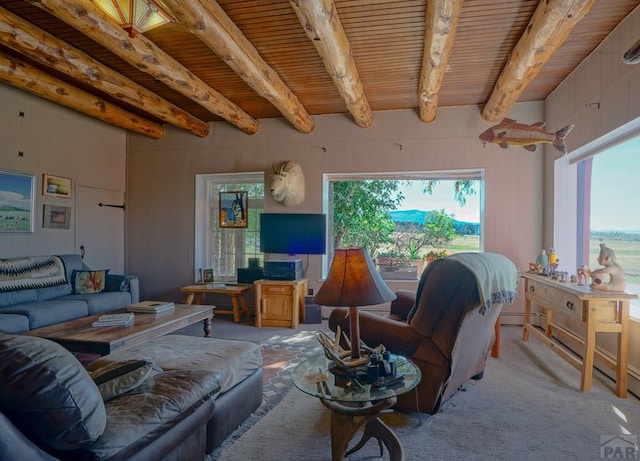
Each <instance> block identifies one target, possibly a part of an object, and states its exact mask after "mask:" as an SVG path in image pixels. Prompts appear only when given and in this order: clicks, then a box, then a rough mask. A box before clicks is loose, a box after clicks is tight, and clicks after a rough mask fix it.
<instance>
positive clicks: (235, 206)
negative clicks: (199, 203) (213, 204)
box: [218, 191, 249, 228]
mask: <svg viewBox="0 0 640 461" xmlns="http://www.w3.org/2000/svg"><path fill="white" fill-rule="evenodd" d="M248 206H249V193H248V192H247V191H222V192H220V197H219V207H218V208H219V210H220V227H230V228H245V227H247V221H248V220H247V216H248V213H247V211H248Z"/></svg>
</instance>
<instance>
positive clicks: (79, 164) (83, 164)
mask: <svg viewBox="0 0 640 461" xmlns="http://www.w3.org/2000/svg"><path fill="white" fill-rule="evenodd" d="M20 112H23V113H24V117H20V116H19V113H20ZM126 139H127V138H126V132H125V131H124V130H122V129H119V128H114V127H112V126H110V125H107V124H105V123H103V122H100V121H98V120H95V119H93V118H89V117H86V116H84V115H82V114H79V113H76V112H74V111H72V110H69V109H66V108H63V107H61V106H59V105H57V104H53V103H51V102H49V101H47V100H44V99H42V98H39V97H36V96H33V95H31V94H29V93H27V92H24V91H21V90H18V89H15V88H13V87H11V86H8V85H4V84H2V83H0V140H1V141H0V145H1V146H2V151H1V153H0V170H4V171H11V172H17V173H26V174H30V175H35V177H36V190H35V219H34V232H33V233H24V234H0V258H4V257H12V256H32V255H41V254H63V253H77V252H79V249H78V248H77V247H76V246H77V245H76V242H75V234H76V232H75V194H74V193H72V198H71V199H65V198H57V197H49V196H43V195H42V174H43V173H46V174H53V175H58V176H64V177H68V178H71V179H72V185H73V189H74V192H75V188H76V187H77V185H79V184H81V185H85V186H89V187H99V188H104V189H109V190H114V191H121V192H124V191H125V183H126V174H125V171H126V170H125V167H126V161H125V158H126ZM19 151H22V152H23V156H22V157H20V156H19V155H18V152H19ZM44 204H48V205H59V206H67V207H71V208H72V211H71V228H70V229H69V230H62V229H43V228H42V208H43V205H44ZM98 212H99V208H98V207H96V213H98ZM89 218H90V217H89Z"/></svg>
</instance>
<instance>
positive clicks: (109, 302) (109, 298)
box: [58, 291, 131, 315]
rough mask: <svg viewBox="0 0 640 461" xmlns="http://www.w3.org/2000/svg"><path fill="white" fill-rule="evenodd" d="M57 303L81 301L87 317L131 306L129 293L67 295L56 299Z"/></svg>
mask: <svg viewBox="0 0 640 461" xmlns="http://www.w3.org/2000/svg"><path fill="white" fill-rule="evenodd" d="M58 300H59V301H64V300H75V301H82V302H84V303H85V304H86V305H87V311H88V313H89V315H94V314H102V313H104V312H108V311H112V310H114V309H120V308H122V307H125V306H127V305H129V304H131V293H129V292H126V291H114V292H109V293H108V292H102V293H94V294H90V295H67V296H63V297H61V298H58Z"/></svg>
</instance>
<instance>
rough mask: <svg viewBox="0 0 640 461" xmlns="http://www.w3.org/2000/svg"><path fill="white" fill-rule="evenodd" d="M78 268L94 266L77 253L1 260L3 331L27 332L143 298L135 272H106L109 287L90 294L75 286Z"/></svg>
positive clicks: (0, 322) (0, 323) (86, 269)
mask: <svg viewBox="0 0 640 461" xmlns="http://www.w3.org/2000/svg"><path fill="white" fill-rule="evenodd" d="M104 269H105V270H106V269H108V268H104ZM79 272H82V273H86V272H92V270H91V269H90V268H89V267H87V266H86V265H85V264H84V263H83V261H82V258H81V257H80V255H76V254H66V255H60V256H36V257H24V258H9V259H0V331H5V332H9V333H22V332H25V331H28V330H32V329H34V328H41V327H45V326H48V325H53V324H56V323H60V322H65V321H67V320H73V319H75V318H79V317H86V316H88V315H94V314H100V313H102V312H107V311H110V310H114V309H118V308H121V307H124V306H126V305H127V304H131V303H136V302H138V301H139V285H138V278H137V277H136V276H133V275H118V274H111V273H108V272H107V273H106V279H105V283H104V291H102V292H99V293H86V291H88V290H81V289H79V287H75V286H74V283H73V282H74V280H75V279H76V277H75V276H74V275H77V274H78V273H79ZM83 291H84V292H83Z"/></svg>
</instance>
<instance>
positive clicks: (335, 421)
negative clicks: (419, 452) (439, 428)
mask: <svg viewBox="0 0 640 461" xmlns="http://www.w3.org/2000/svg"><path fill="white" fill-rule="evenodd" d="M391 358H392V359H393V360H395V363H396V375H402V376H403V378H404V379H402V380H401V381H399V382H397V383H395V384H393V385H390V386H382V387H378V386H375V385H372V384H367V383H366V379H363V377H361V376H359V377H358V379H355V378H348V377H344V376H339V375H338V376H336V375H334V374H333V373H332V372H331V371H329V365H330V364H331V361H330V360H328V359H327V358H326V357H325V356H324V354H318V355H317V356H315V357H312V358H310V359H308V360H306V361H304V362H302V363H301V364H300V365H298V367H297V368H296V369H295V371H294V374H293V383H294V384H295V386H296V387H297V388H298V389H300V390H301V391H302V392H305V393H306V394H309V395H311V396H313V397H317V398H319V399H320V401H321V402H322V403H323V404H324V406H326V407H327V408H329V409H330V410H331V459H332V461H341V460H342V459H344V457H345V456H348V455H350V454H352V453H354V452H356V451H358V450H359V449H360V448H362V447H363V446H364V444H365V443H366V442H367V441H368V440H369V439H370V438H375V439H376V440H378V444H379V446H380V456H382V454H383V448H382V444H384V446H386V447H387V450H389V457H390V460H391V461H401V460H403V459H404V453H403V448H402V444H401V443H400V440H399V439H398V437H397V436H396V435H395V434H394V433H393V431H392V430H391V428H390V427H389V426H387V425H386V424H385V423H384V422H382V421H381V420H380V418H378V416H380V415H382V414H384V413H388V412H390V411H392V410H390V409H389V408H390V407H391V406H393V405H394V404H395V403H396V401H397V397H398V396H399V395H402V394H404V393H406V392H409V391H411V390H412V389H414V388H415V387H416V386H417V385H418V383H419V382H420V379H421V378H422V374H421V373H420V369H419V368H418V367H417V366H416V365H415V364H414V363H413V362H412V361H411V360H409V359H407V358H405V357H402V356H398V355H392V357H391ZM363 424H365V429H364V432H363V434H362V438H361V439H360V441H359V442H358V443H357V444H356V445H355V446H354V447H353V448H352V449H350V450H349V451H347V446H348V445H349V442H350V441H351V439H352V438H353V437H354V436H355V435H356V433H357V432H358V429H359V428H360V427H361V426H362V425H363Z"/></svg>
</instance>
